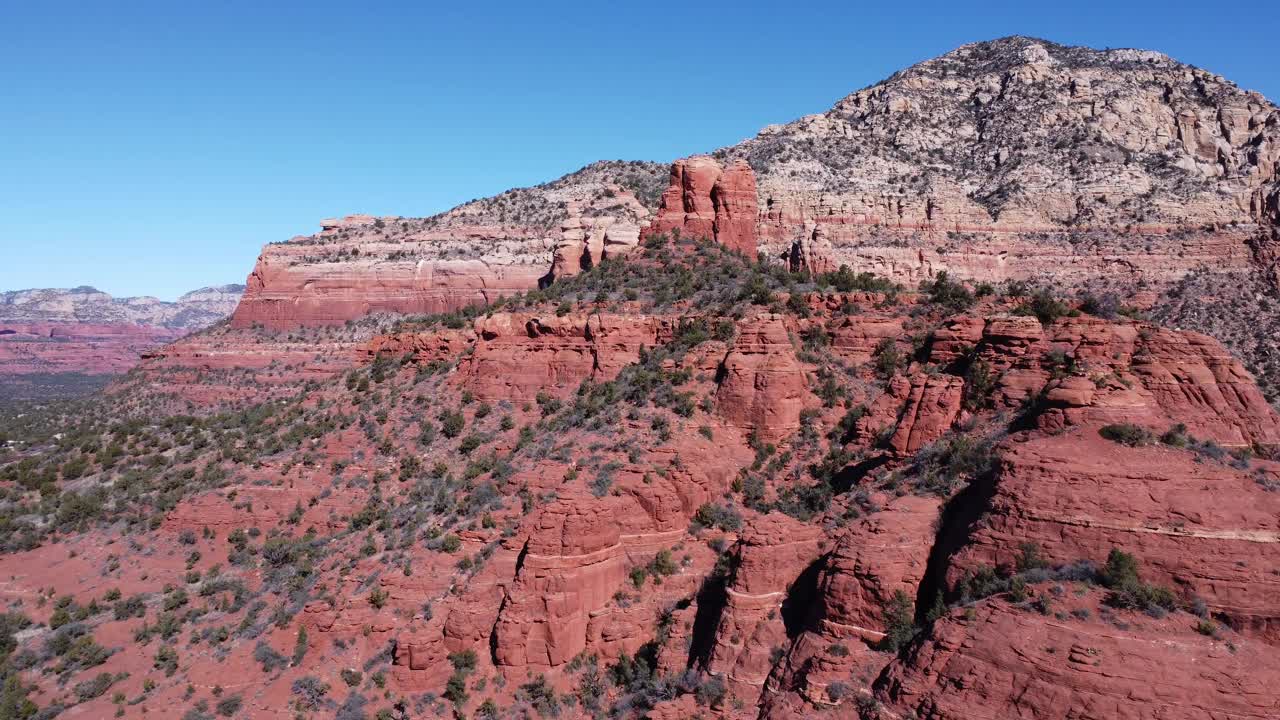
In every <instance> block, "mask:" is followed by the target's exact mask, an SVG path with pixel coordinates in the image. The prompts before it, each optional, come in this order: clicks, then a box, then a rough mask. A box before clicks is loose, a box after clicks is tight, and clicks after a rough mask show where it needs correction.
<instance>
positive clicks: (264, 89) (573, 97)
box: [0, 0, 1280, 298]
mask: <svg viewBox="0 0 1280 720" xmlns="http://www.w3.org/2000/svg"><path fill="white" fill-rule="evenodd" d="M432 5H437V3H429V2H405V3H378V2H366V3H359V4H357V3H351V4H349V5H342V4H334V3H327V2H322V1H320V2H306V3H297V4H293V3H288V2H276V1H272V2H262V1H261V0H258V1H257V2H237V1H234V0H233V1H229V2H164V3H149V2H126V3H110V2H92V3H67V2H58V1H57V0H43V1H42V2H29V3H24V2H18V1H17V0H0V289H15V288H25V287H66V286H74V285H80V284H91V285H95V286H97V287H99V288H101V289H103V290H106V291H108V292H111V293H115V294H153V295H158V296H160V297H164V298H172V297H174V296H176V295H178V294H179V293H181V292H183V291H185V290H188V289H192V288H195V287H198V286H201V285H208V284H215V283H226V282H243V281H244V278H245V276H246V275H247V274H248V272H249V270H250V269H251V268H252V266H253V262H254V259H255V258H256V257H257V254H258V250H259V248H260V247H261V246H262V245H263V244H264V243H266V242H270V241H275V240H284V239H287V238H289V237H291V236H293V235H296V234H308V233H311V232H314V231H315V230H316V229H317V221H319V220H320V219H321V218H324V217H329V216H334V215H343V214H347V213H353V212H369V213H374V214H395V215H410V216H420V215H427V214H431V213H433V212H437V211H440V210H443V209H447V208H449V207H451V206H453V205H455V204H457V203H459V202H462V201H465V200H467V199H470V198H473V197H481V196H485V195H491V194H493V193H496V192H499V191H501V190H503V189H506V188H508V187H512V186H518V185H529V184H533V183H537V182H541V181H543V180H548V179H551V178H554V177H557V176H559V175H561V174H563V173H565V172H569V171H572V170H574V169H576V168H578V167H580V166H582V165H584V164H586V163H588V162H590V161H592V160H596V159H615V158H621V159H652V160H670V159H672V158H675V157H679V156H683V155H687V154H691V153H694V152H700V151H706V150H711V149H714V148H716V147H719V146H722V145H726V144H730V143H733V142H736V141H738V140H740V139H742V138H745V137H748V136H750V135H753V134H754V133H755V131H756V130H757V129H759V128H760V127H761V126H762V125H765V124H768V123H775V122H783V121H787V120H790V119H793V118H795V117H797V116H800V115H804V114H808V113H813V112H820V111H822V110H824V109H826V108H827V107H828V106H830V105H831V104H832V103H833V102H834V101H835V100H837V99H838V98H840V97H842V96H844V95H846V94H848V93H849V92H852V91H853V90H856V89H858V88H861V87H864V86H866V85H869V84H871V83H874V82H876V81H878V80H880V79H882V78H884V77H885V76H887V75H889V74H891V73H893V72H894V71H895V70H897V69H899V68H902V67H905V66H907V65H909V64H911V63H913V62H917V61H920V60H923V59H926V58H929V57H933V56H935V55H938V54H941V53H944V52H946V51H948V50H950V49H952V48H954V47H955V46H957V45H961V44H964V43H966V42H972V41H976V40H984V39H990V38H995V37H999V36H1003V35H1011V34H1025V35H1035V36H1040V37H1045V38H1048V39H1050V40H1054V41H1056V42H1062V43H1068V44H1084V45H1092V46H1094V47H1144V48H1152V49H1157V50H1161V51H1164V52H1167V53H1169V54H1171V55H1173V56H1174V57H1176V58H1178V59H1180V60H1183V61H1186V62H1190V63H1193V64H1196V65H1201V66H1203V67H1206V68H1208V69H1210V70H1213V71H1215V72H1218V73H1221V74H1223V75H1225V76H1227V77H1229V78H1231V79H1233V80H1235V81H1236V82H1237V83H1239V84H1240V85H1241V86H1243V87H1246V88H1251V89H1255V90H1258V91H1261V92H1262V93H1264V94H1266V95H1267V96H1268V97H1270V98H1272V99H1276V98H1277V97H1280V72H1278V71H1277V67H1280V66H1278V65H1277V61H1278V59H1280V55H1277V52H1276V48H1277V43H1280V19H1278V17H1280V13H1276V12H1275V11H1274V9H1273V10H1270V11H1268V10H1266V9H1265V7H1266V6H1265V4H1264V5H1256V6H1252V7H1251V8H1248V9H1242V8H1226V7H1218V6H1212V5H1205V4H1204V3H1203V1H1202V0H1201V1H1199V2H1196V3H1194V4H1193V3H1180V2H1171V1H1170V0H1161V1H1160V2H1141V3H1134V2H1131V3H1123V2H1105V3H1102V2H1096V3H1095V2H1088V3H1066V2H1060V3H1052V4H1047V5H1046V4H1043V3H1039V2H1018V3H1003V2H999V3H991V2H987V3H973V4H966V3H960V2H946V3H927V2H893V3H876V4H868V3H855V2H848V1H846V2H831V3H782V2H777V3H770V4H764V3H751V2H733V3H717V2H710V1H704V2H678V3H676V2H644V1H642V2H618V3H614V2H607V1H604V2H602V1H601V0H595V1H594V2H589V3H588V2H584V3H555V2H550V3H542V2H528V1H526V2H518V3H506V2H488V3H483V2H456V3H449V4H448V5H449V6H448V7H446V6H444V4H439V5H440V6H439V7H431V6H432Z"/></svg>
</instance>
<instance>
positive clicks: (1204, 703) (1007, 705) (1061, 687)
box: [876, 586, 1280, 720]
mask: <svg viewBox="0 0 1280 720" xmlns="http://www.w3.org/2000/svg"><path fill="white" fill-rule="evenodd" d="M1033 591H1034V592H1037V593H1039V594H1042V595H1045V596H1046V597H1048V598H1049V603H1050V605H1051V606H1052V607H1054V609H1055V611H1056V612H1055V613H1054V614H1051V615H1045V614H1041V613H1039V612H1036V611H1034V610H1032V609H1030V608H1020V607H1016V606H1013V605H1011V604H1009V603H1008V602H1006V601H1004V600H998V599H991V600H987V601H984V602H982V603H979V604H978V605H976V606H973V607H970V608H966V609H957V610H954V611H952V612H951V614H950V615H948V616H947V617H946V618H945V619H944V620H942V621H940V622H938V623H937V624H935V625H934V627H933V631H932V632H931V633H930V636H929V637H928V639H926V640H925V641H923V642H922V643H920V644H919V645H917V646H914V647H912V648H911V650H910V651H909V652H908V653H907V654H906V656H905V657H904V658H903V659H901V660H898V661H895V662H894V663H893V664H892V665H890V667H889V669H888V670H887V671H886V676H885V677H884V678H883V680H882V681H881V682H880V683H878V690H877V692H876V697H877V698H878V699H879V700H881V701H882V702H884V703H885V704H886V707H885V708H884V709H883V711H882V713H883V714H882V715H881V717H886V718H887V717H901V716H902V714H904V713H910V716H912V717H918V718H922V720H961V719H962V718H963V719H964V720H973V719H976V718H983V719H990V720H996V719H997V718H1001V719H1003V718H1013V717H1035V718H1045V719H1047V720H1053V719H1061V720H1067V719H1068V718H1083V717H1096V718H1115V719H1116V720H1139V719H1140V718H1165V719H1167V720H1199V719H1200V718H1206V717H1224V718H1226V717H1230V718H1241V719H1242V720H1262V719H1263V718H1272V717H1275V716H1276V712H1277V710H1280V690H1278V689H1280V663H1278V662H1277V655H1276V653H1275V651H1274V648H1272V647H1269V646H1266V645H1261V644H1259V643H1256V642H1251V641H1249V640H1247V639H1242V638H1237V637H1232V638H1230V642H1229V643H1228V642H1225V641H1224V639H1217V638H1212V637H1206V636H1204V635H1201V634H1198V633H1197V632H1196V631H1195V630H1194V626H1195V618H1194V617H1193V616H1191V615H1188V614H1185V613H1177V614H1174V615H1170V616H1169V617H1166V618H1164V619H1162V620H1156V619H1154V618H1150V617H1147V616H1145V615H1142V614H1140V613H1124V614H1123V618H1116V619H1115V621H1108V620H1107V619H1105V618H1104V617H1101V616H1100V614H1097V615H1096V613H1098V611H1099V600H1100V599H1101V593H1100V592H1098V591H1096V590H1095V591H1091V592H1088V593H1085V594H1083V595H1079V594H1077V593H1074V592H1066V593H1062V594H1060V595H1055V594H1053V593H1052V592H1051V591H1050V590H1049V588H1047V587H1043V586H1042V587H1038V588H1034V590H1033Z"/></svg>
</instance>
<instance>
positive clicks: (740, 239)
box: [643, 156, 759, 258]
mask: <svg viewBox="0 0 1280 720" xmlns="http://www.w3.org/2000/svg"><path fill="white" fill-rule="evenodd" d="M758 202H759V201H758V198H757V193H756V180H755V173H754V172H753V171H752V170H751V167H750V166H749V165H747V164H746V163H745V162H741V161H739V162H736V163H733V164H731V165H730V166H729V167H728V168H724V167H722V166H721V165H720V163H719V162H717V161H716V160H715V159H713V158H710V157H704V156H698V157H692V158H687V159H685V160H677V161H676V162H674V163H672V165H671V182H670V184H669V185H668V187H667V190H666V192H664V193H663V194H662V202H661V204H660V205H659V207H658V214H657V217H656V218H655V219H654V221H653V224H652V225H650V226H649V227H648V228H647V229H646V230H645V231H644V233H643V234H644V235H646V236H647V235H652V234H655V233H665V232H671V231H673V230H678V231H680V232H681V233H682V234H684V235H689V236H694V237H702V238H706V239H707V240H714V241H716V242H718V243H720V244H721V245H724V246H726V247H728V248H730V249H732V250H736V251H738V252H740V253H743V254H744V255H746V256H747V257H750V258H754V257H755V255H756V237H757V233H756V222H757V215H758V209H757V208H758Z"/></svg>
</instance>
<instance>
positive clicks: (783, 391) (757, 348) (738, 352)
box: [716, 315, 806, 441]
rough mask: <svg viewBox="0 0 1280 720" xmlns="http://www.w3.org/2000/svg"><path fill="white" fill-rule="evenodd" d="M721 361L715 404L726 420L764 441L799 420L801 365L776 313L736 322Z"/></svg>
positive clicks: (791, 428)
mask: <svg viewBox="0 0 1280 720" xmlns="http://www.w3.org/2000/svg"><path fill="white" fill-rule="evenodd" d="M722 366H723V370H722V371H721V372H722V375H723V377H722V378H721V379H720V387H719V389H718V390H717V391H716V408H717V412H718V413H719V414H720V416H721V417H723V418H724V419H725V421H726V422H728V423H729V424H731V425H734V426H736V427H739V428H743V429H744V430H750V431H754V432H756V433H757V434H758V436H759V437H760V438H761V439H762V440H765V441H773V440H777V439H779V438H782V437H785V436H786V435H788V434H790V433H791V432H792V431H794V430H795V429H796V428H797V427H799V426H800V410H801V409H802V408H803V405H804V397H805V386H806V382H805V377H804V371H803V370H802V369H801V367H800V363H799V361H798V360H797V359H796V354H795V349H794V348H793V347H792V345H791V340H790V337H789V336H788V334H787V328H786V326H785V325H784V324H783V322H782V319H781V318H780V317H777V316H770V315H764V316H760V317H758V318H755V319H754V320H752V321H750V322H747V323H744V324H743V325H741V326H739V330H738V335H737V337H736V338H735V339H734V341H733V345H732V347H731V348H730V349H729V354H728V355H727V356H726V357H725V359H724V362H723V363H722Z"/></svg>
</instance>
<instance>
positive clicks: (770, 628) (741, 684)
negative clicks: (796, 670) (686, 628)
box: [707, 513, 825, 703]
mask: <svg viewBox="0 0 1280 720" xmlns="http://www.w3.org/2000/svg"><path fill="white" fill-rule="evenodd" d="M824 544H825V543H824V541H823V537H822V533H821V532H819V530H818V528H815V527H813V526H808V525H803V524H801V523H798V522H796V521H795V520H793V519H791V518H789V517H787V516H786V515H782V514H781V513H773V514H770V515H767V516H764V517H761V518H759V519H758V520H757V521H756V522H755V523H753V524H752V526H751V527H750V528H748V529H747V530H746V531H745V532H744V533H743V534H742V537H741V538H740V539H739V541H738V545H737V547H736V548H735V551H734V552H735V569H734V572H733V577H732V578H731V579H730V581H729V584H728V587H727V588H726V589H725V594H726V597H725V606H724V610H723V611H722V613H721V615H720V622H719V624H718V627H717V628H716V631H715V641H714V645H713V647H712V649H711V654H710V658H709V660H708V662H707V669H708V671H709V672H711V674H712V675H715V676H718V677H722V678H724V679H725V681H726V682H727V684H728V686H729V690H730V693H731V694H732V696H733V697H735V698H737V699H739V700H741V701H743V702H747V703H753V702H756V701H757V700H758V698H759V696H760V691H761V688H762V687H763V686H764V683H765V679H766V678H767V677H768V676H769V673H770V671H771V669H772V667H773V663H774V662H775V658H774V657H772V656H771V653H773V652H774V649H775V648H782V647H784V646H785V645H786V644H787V642H788V632H789V631H790V632H794V631H795V628H788V627H787V624H788V619H787V616H788V615H791V614H794V615H796V616H803V615H804V614H806V613H807V612H808V611H809V607H808V604H809V602H811V596H812V591H813V588H812V585H813V584H814V582H815V577H816V570H817V568H816V565H815V563H816V562H817V559H818V556H819V554H820V553H821V550H822V547H823V545H824ZM790 605H794V607H791V606H790ZM794 622H796V623H798V622H800V621H799V620H795V621H794Z"/></svg>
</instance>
